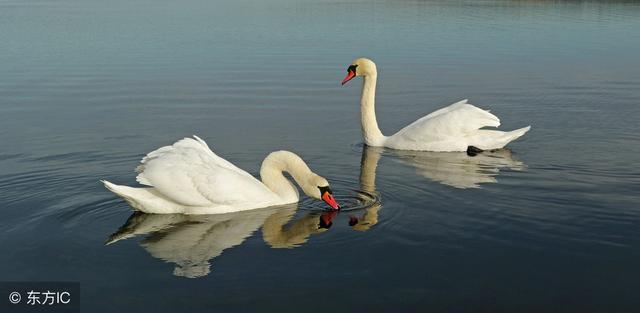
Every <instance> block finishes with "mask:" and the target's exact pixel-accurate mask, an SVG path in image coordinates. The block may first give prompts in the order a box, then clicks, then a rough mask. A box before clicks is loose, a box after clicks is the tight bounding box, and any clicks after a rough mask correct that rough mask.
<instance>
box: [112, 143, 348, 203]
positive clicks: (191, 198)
mask: <svg viewBox="0 0 640 313" xmlns="http://www.w3.org/2000/svg"><path fill="white" fill-rule="evenodd" d="M194 138H195V139H192V138H184V139H182V140H180V141H178V142H176V143H174V144H173V145H171V146H165V147H162V148H160V149H157V150H155V151H153V152H151V153H149V154H147V156H146V157H144V158H143V159H142V164H141V165H140V166H138V168H137V169H136V171H137V172H138V176H137V177H136V179H137V181H138V182H139V183H140V184H143V185H147V186H151V187H152V188H133V187H128V186H119V185H116V184H113V183H110V182H108V181H102V182H103V183H104V185H105V187H107V189H109V190H111V191H113V192H114V193H116V194H117V195H119V196H120V197H122V198H123V199H125V200H126V201H127V202H128V203H129V204H130V205H131V206H132V207H133V208H134V209H136V210H139V211H142V212H146V213H184V214H219V213H229V212H237V211H244V210H251V209H257V208H264V207H269V206H274V205H282V204H288V203H295V202H298V199H299V195H298V190H297V189H296V187H295V186H294V185H293V184H292V183H291V182H290V181H289V180H288V179H287V178H285V176H284V175H283V172H287V173H289V174H290V175H291V176H292V177H293V179H294V180H295V181H296V183H298V185H299V186H300V187H301V188H302V190H303V192H304V193H305V194H307V195H308V196H309V197H312V198H315V199H322V200H324V201H325V202H326V203H327V204H328V205H329V206H331V207H332V208H333V209H338V208H339V206H338V203H337V202H336V200H335V199H334V198H333V194H332V192H331V188H329V183H328V182H327V180H326V179H324V178H323V177H321V176H319V175H317V174H315V173H313V172H312V171H311V170H310V169H309V167H308V166H307V164H306V163H305V162H304V161H303V160H302V159H301V158H300V157H299V156H297V155H296V154H294V153H292V152H288V151H276V152H272V153H271V154H269V155H268V156H267V157H266V158H265V159H264V161H263V162H262V167H261V169H260V176H261V178H262V182H260V181H259V180H257V179H256V178H255V177H253V176H251V175H250V174H249V173H247V172H245V171H243V170H241V169H240V168H238V167H236V166H235V165H233V164H231V163H230V162H228V161H227V160H225V159H223V158H221V157H219V156H217V155H216V154H215V153H213V151H211V149H209V147H208V146H207V143H206V142H204V140H202V139H200V138H198V137H197V136H194Z"/></svg>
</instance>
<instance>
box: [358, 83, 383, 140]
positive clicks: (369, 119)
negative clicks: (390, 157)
mask: <svg viewBox="0 0 640 313" xmlns="http://www.w3.org/2000/svg"><path fill="white" fill-rule="evenodd" d="M377 80H378V75H377V74H376V73H374V74H369V75H367V76H364V77H363V81H364V82H363V85H362V96H361V98H360V113H361V126H362V136H363V137H364V142H365V143H366V144H367V145H369V146H381V145H382V143H383V141H384V139H385V137H384V135H383V134H382V132H381V131H380V128H379V127H378V121H377V120H376V107H375V101H376V83H377Z"/></svg>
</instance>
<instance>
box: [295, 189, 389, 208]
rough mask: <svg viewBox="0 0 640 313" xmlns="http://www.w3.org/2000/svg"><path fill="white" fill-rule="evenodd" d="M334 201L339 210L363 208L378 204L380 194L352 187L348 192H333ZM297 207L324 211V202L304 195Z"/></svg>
mask: <svg viewBox="0 0 640 313" xmlns="http://www.w3.org/2000/svg"><path fill="white" fill-rule="evenodd" d="M334 197H335V198H336V201H338V203H339V204H340V211H341V212H350V211H358V210H365V209H367V208H369V207H371V206H374V205H378V204H380V196H379V195H378V194H377V193H369V192H366V191H362V190H357V189H353V190H351V192H350V193H348V194H342V193H336V194H334ZM299 208H300V209H301V210H306V211H325V210H327V206H326V204H324V203H323V202H322V201H318V200H316V199H313V198H309V197H304V198H303V199H302V200H301V201H300V202H299Z"/></svg>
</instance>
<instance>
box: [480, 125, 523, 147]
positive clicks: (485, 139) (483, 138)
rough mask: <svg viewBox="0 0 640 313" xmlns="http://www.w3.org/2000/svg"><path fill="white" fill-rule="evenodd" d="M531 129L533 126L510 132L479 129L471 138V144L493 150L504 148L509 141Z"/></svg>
mask: <svg viewBox="0 0 640 313" xmlns="http://www.w3.org/2000/svg"><path fill="white" fill-rule="evenodd" d="M530 129H531V126H527V127H523V128H519V129H516V130H512V131H509V132H503V131H498V130H487V129H481V130H478V132H477V134H476V135H475V136H473V137H472V138H470V139H471V140H470V144H469V145H470V146H474V147H478V148H480V149H482V150H493V149H501V148H504V146H506V145H507V144H508V143H510V142H512V141H514V140H516V139H518V138H520V137H522V136H523V135H524V134H526V133H527V132H528V131H529V130H530Z"/></svg>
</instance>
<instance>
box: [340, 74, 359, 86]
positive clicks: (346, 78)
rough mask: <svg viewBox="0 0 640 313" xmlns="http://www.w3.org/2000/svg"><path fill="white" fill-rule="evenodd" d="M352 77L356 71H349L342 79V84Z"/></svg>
mask: <svg viewBox="0 0 640 313" xmlns="http://www.w3.org/2000/svg"><path fill="white" fill-rule="evenodd" d="M354 77H356V72H354V71H349V73H347V76H345V78H344V79H343V80H342V85H344V84H346V83H347V82H348V81H350V80H352V79H353V78H354Z"/></svg>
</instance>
